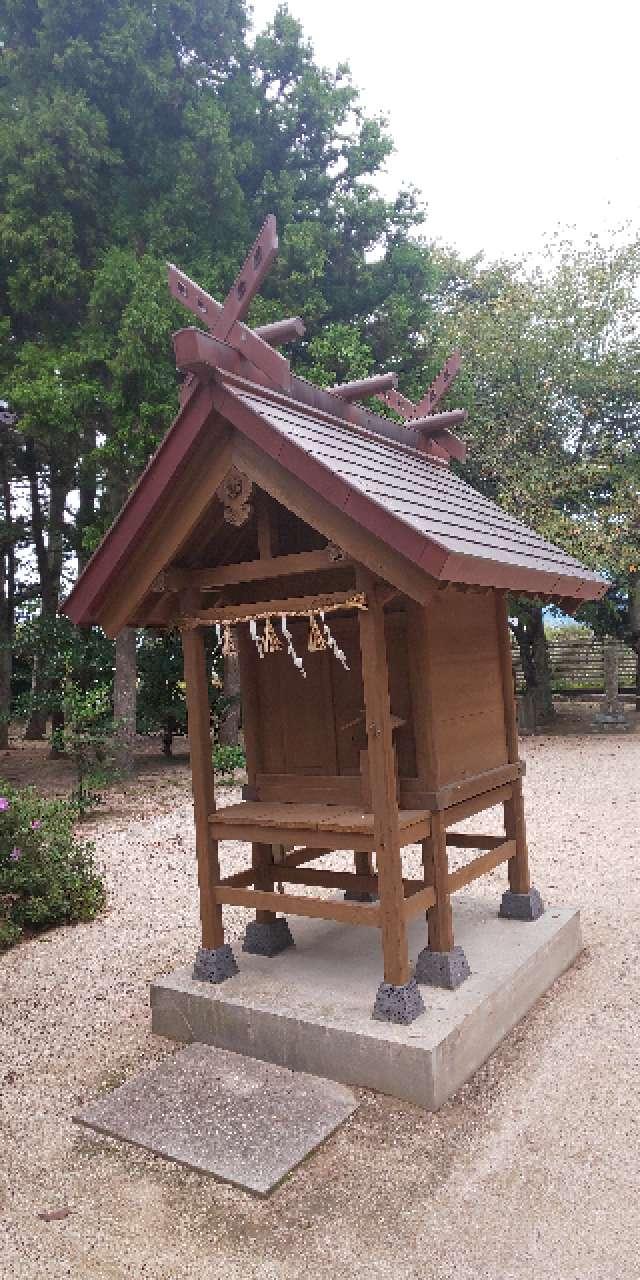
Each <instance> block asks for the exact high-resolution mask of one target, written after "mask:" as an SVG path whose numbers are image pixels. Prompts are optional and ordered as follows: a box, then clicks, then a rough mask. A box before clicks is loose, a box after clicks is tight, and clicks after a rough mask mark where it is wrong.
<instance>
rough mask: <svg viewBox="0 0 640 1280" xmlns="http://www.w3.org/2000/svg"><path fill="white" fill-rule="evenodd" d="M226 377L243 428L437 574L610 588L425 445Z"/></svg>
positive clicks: (525, 585)
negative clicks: (254, 422) (257, 425)
mask: <svg viewBox="0 0 640 1280" xmlns="http://www.w3.org/2000/svg"><path fill="white" fill-rule="evenodd" d="M223 385H224V387H225V390H226V391H227V392H228V393H229V400H228V401H227V402H225V405H224V409H223V412H224V413H225V416H227V417H228V418H229V420H230V421H231V422H233V424H234V425H235V426H237V427H238V428H239V430H241V431H244V432H246V433H247V434H253V435H254V439H255V443H256V444H258V445H259V446H261V447H262V448H264V449H265V450H266V451H267V452H269V453H270V454H271V455H272V456H274V457H276V458H277V459H278V461H279V462H280V463H281V464H282V465H283V466H285V467H286V468H287V469H288V470H291V471H292V472H293V473H294V474H299V476H300V479H304V480H305V481H306V482H307V483H310V482H311V483H312V487H313V488H314V489H317V491H318V492H322V493H323V496H325V497H327V498H328V499H329V500H330V501H333V502H334V503H335V504H336V505H340V506H341V508H342V509H343V510H345V511H346V513H347V514H349V515H351V516H353V518H354V519H356V520H357V522H358V523H359V524H364V525H365V527H368V528H369V529H370V531H371V532H372V533H373V534H375V535H377V536H379V537H381V538H382V539H383V540H384V541H387V542H389V544H390V545H392V546H394V548H395V549H396V550H398V551H400V552H401V554H403V555H407V556H408V557H409V558H410V559H412V560H413V562H414V563H415V564H418V565H420V566H421V567H423V568H424V569H425V572H427V573H429V574H430V575H432V576H434V577H436V578H439V579H441V580H446V581H453V582H466V583H469V584H470V585H481V586H497V587H506V588H509V589H512V590H514V591H517V590H521V591H539V592H540V593H541V594H542V595H566V596H572V597H574V598H576V599H593V598H597V597H599V596H601V595H602V594H603V593H604V591H605V590H606V586H607V584H606V582H605V581H604V579H603V578H601V577H600V576H599V575H598V574H595V573H592V572H591V571H590V570H588V569H586V568H585V567H584V566H583V565H582V564H580V562H579V561H578V560H576V559H575V558H574V557H573V556H570V555H569V554H568V553H567V552H566V551H563V550H561V548H559V547H556V546H554V545H553V543H550V542H548V541H547V540H546V539H545V538H542V537H541V536H540V535H539V534H537V533H535V532H534V531H533V530H532V529H529V528H528V527H527V525H525V524H522V522H521V521H519V520H516V519H515V517H513V516H511V515H509V514H508V513H507V512H505V511H503V510H502V509H501V508H500V507H499V506H498V505H497V504H496V503H495V502H492V501H491V500H490V499H489V498H485V497H484V496H483V495H482V494H480V493H479V492H478V491H477V490H476V489H473V488H472V487H471V485H469V484H467V483H466V482H465V481H464V480H462V479H460V477H459V476H457V475H455V474H454V472H452V471H450V470H449V468H448V466H446V465H443V464H442V463H440V462H438V461H437V460H434V459H432V458H429V457H428V456H426V455H425V454H424V453H421V452H419V451H418V450H417V449H414V448H411V447H408V446H406V445H402V444H398V443H396V442H395V441H391V440H388V439H384V438H382V437H381V436H379V435H377V434H374V433H373V432H371V431H368V430H366V429H365V428H363V427H359V426H357V425H355V424H352V423H345V422H344V421H341V420H339V419H334V418H332V417H331V416H330V415H328V414H325V413H322V412H319V411H317V410H312V409H309V408H307V406H303V405H300V404H299V403H297V402H295V401H292V400H291V399H289V398H288V397H285V396H281V395H277V394H275V393H271V392H265V391H263V389H262V388H260V389H256V388H253V387H250V386H249V385H247V384H244V385H243V384H242V383H241V381H240V380H238V379H233V380H230V379H225V381H224V383H223ZM231 397H232V398H233V400H235V401H236V404H239V405H243V406H244V407H245V408H246V409H249V410H250V411H251V416H252V417H253V416H254V415H255V417H256V418H257V419H258V420H259V421H260V422H261V423H263V424H265V425H267V426H268V427H269V428H270V434H271V440H269V438H268V435H267V434H265V433H264V432H260V431H258V432H257V434H256V433H255V431H254V432H253V433H252V431H251V423H250V421H249V420H248V419H247V417H246V416H245V415H242V414H237V413H236V412H234V408H233V404H232V403H231ZM215 398H216V397H215V394H214V399H215ZM221 407H222V406H221ZM309 459H312V460H313V462H314V463H316V464H317V471H316V473H315V475H314V476H313V477H311V476H310V473H309V468H308V460H309ZM305 463H307V465H305ZM323 472H324V473H325V474H324V475H323ZM336 481H338V482H342V485H340V484H339V483H338V485H337V484H336ZM394 526H395V528H394Z"/></svg>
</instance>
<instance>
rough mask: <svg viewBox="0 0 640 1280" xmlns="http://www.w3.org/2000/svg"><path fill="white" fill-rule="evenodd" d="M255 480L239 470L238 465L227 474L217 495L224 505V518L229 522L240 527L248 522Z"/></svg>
mask: <svg viewBox="0 0 640 1280" xmlns="http://www.w3.org/2000/svg"><path fill="white" fill-rule="evenodd" d="M252 489H253V482H252V481H251V480H249V478H248V476H245V475H243V474H242V472H241V471H238V469H237V467H232V468H231V470H230V471H229V472H227V475H226V476H225V478H224V480H223V481H222V484H221V485H220V488H219V489H218V490H217V495H218V497H219V499H220V501H221V503H222V505H223V507H224V518H225V522H226V523H227V524H232V525H235V527H236V528H240V526H241V525H243V524H246V523H247V520H248V519H249V516H250V515H251V503H250V501H249V499H250V497H251V491H252Z"/></svg>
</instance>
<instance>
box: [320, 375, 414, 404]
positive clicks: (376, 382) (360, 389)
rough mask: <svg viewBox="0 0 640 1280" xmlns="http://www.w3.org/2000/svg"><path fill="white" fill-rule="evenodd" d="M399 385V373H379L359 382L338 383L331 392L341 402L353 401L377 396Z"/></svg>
mask: <svg viewBox="0 0 640 1280" xmlns="http://www.w3.org/2000/svg"><path fill="white" fill-rule="evenodd" d="M397 385H398V375H397V373H378V374H376V375H375V376H374V377H373V378H360V379H359V381H357V382H337V383H336V384H335V386H334V387H332V388H331V390H332V392H333V394H334V396H338V398H339V399H340V400H349V401H351V400H362V399H363V397H364V396H377V395H379V393H380V392H381V391H391V390H392V389H395V388H396V387H397Z"/></svg>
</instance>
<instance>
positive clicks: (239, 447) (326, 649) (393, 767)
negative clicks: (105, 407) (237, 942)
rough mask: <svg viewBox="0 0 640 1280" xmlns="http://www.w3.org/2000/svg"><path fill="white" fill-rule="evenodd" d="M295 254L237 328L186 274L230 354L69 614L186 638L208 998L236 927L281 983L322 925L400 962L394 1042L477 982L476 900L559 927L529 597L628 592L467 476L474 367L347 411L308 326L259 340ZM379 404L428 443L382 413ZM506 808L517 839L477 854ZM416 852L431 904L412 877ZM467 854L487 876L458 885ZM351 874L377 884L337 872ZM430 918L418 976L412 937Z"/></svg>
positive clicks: (250, 273)
mask: <svg viewBox="0 0 640 1280" xmlns="http://www.w3.org/2000/svg"><path fill="white" fill-rule="evenodd" d="M276 249H277V236H276V231H275V221H274V219H273V218H269V219H267V222H266V223H265V225H264V227H263V229H262V231H261V233H260V236H259V237H258V239H257V241H256V243H255V245H254V246H253V248H252V249H251V252H250V254H249V256H248V258H247V260H246V262H245V264H244V266H243V268H242V271H241V272H240V275H239V276H238V278H237V280H236V282H235V284H234V286H233V288H232V289H231V291H230V293H229V295H228V297H227V299H226V301H225V302H224V304H220V303H218V302H216V301H215V299H213V298H211V297H210V296H209V295H208V294H207V293H205V292H204V291H203V290H202V289H200V288H199V286H198V285H197V284H195V283H194V282H193V281H191V280H190V279H189V278H188V277H186V276H185V275H183V274H182V273H181V272H180V271H179V270H177V268H175V267H170V269H169V284H170V288H171V291H172V293H173V294H174V296H175V297H176V298H178V299H179V300H180V301H182V302H183V303H184V305H185V306H186V307H187V308H189V309H190V310H191V311H192V312H193V313H194V314H195V315H196V317H197V318H198V320H199V321H200V322H201V323H203V324H204V326H206V331H205V329H203V328H186V329H182V330H180V331H179V332H178V333H177V334H176V335H175V338H174V345H175V352H176V361H177V366H178V368H179V369H180V370H181V371H182V372H183V373H184V374H185V380H184V382H183V384H182V395H181V399H182V403H181V408H180V411H179V413H178V416H177V417H176V419H175V421H174V423H173V424H172V426H171V427H170V429H169V431H168V432H167V435H166V437H165V439H164V440H163V441H162V444H161V445H160V447H159V448H158V450H157V452H156V454H155V455H154V457H153V458H152V460H151V462H150V463H149V465H148V467H147V469H146V470H145V472H144V473H143V475H142V476H141V478H140V480H139V482H138V484H137V486H136V488H135V489H134V491H133V492H132V494H131V496H130V498H129V500H128V501H127V503H126V505H125V506H124V507H123V509H122V511H121V513H120V515H119V516H118V518H117V519H116V521H115V523H114V524H113V526H112V527H111V529H110V530H109V532H108V533H107V535H106V536H105V538H104V540H103V542H102V543H101V545H100V546H99V548H98V550H97V551H96V553H95V555H94V556H93V558H92V560H91V561H90V563H89V564H88V566H87V567H86V568H85V570H84V572H83V573H82V575H81V576H80V578H79V580H78V582H77V584H76V586H75V587H74V589H73V591H72V592H71V595H70V596H69V598H68V600H67V601H66V603H65V606H64V608H65V611H66V613H67V614H68V616H69V617H70V618H71V619H72V620H73V621H74V622H75V623H77V624H78V625H88V624H91V623H97V624H99V625H100V626H102V627H103V628H104V630H105V631H106V632H107V634H108V635H110V636H115V635H117V634H118V632H119V631H120V630H121V629H122V628H123V627H125V626H135V627H152V628H176V627H179V628H180V629H181V632H182V642H183V650H184V665H185V680H186V690H187V703H188V717H189V741H190V748H191V766H192V775H193V796H194V810H195V826H196V847H197V860H198V878H199V890H200V916H201V923H202V938H201V946H200V948H199V950H198V954H197V958H196V962H195V968H194V977H197V978H200V979H202V980H203V981H208V982H222V981H224V980H225V979H227V978H229V977H231V976H232V975H233V974H234V973H235V972H236V971H237V964H236V959H235V957H234V954H233V951H232V950H231V947H230V946H229V945H228V943H225V938H224V926H223V914H222V909H223V906H224V905H225V904H229V903H230V904H235V905H240V906H243V907H247V908H249V909H250V910H251V911H252V912H253V918H252V919H251V920H250V921H249V923H248V925H247V929H246V934H245V938H244V943H243V948H244V950H247V951H257V952H259V953H260V954H264V955H269V956H274V957H276V956H277V955H278V953H279V952H281V951H282V950H283V948H285V947H287V946H289V945H291V944H292V942H293V936H292V933H291V930H290V927H289V922H288V918H290V917H294V916H296V915H306V916H313V917H319V918H321V919H327V920H335V921H341V922H344V923H346V924H349V925H353V926H370V927H374V928H378V929H379V930H380V935H381V943H382V960H383V974H380V975H379V976H380V977H382V978H383V980H382V981H381V982H380V985H379V987H378V990H377V993H375V991H374V990H373V989H372V999H373V997H374V996H375V999H374V1001H373V1012H374V1017H377V1018H382V1019H388V1020H390V1021H397V1022H410V1021H412V1020H413V1019H414V1018H415V1017H417V1016H419V1015H420V1014H421V1013H422V1011H423V1009H424V1003H423V998H422V994H421V990H420V987H421V986H422V985H423V984H427V985H428V984H436V985H440V986H445V987H449V988H453V987H455V986H457V985H458V984H459V983H460V982H462V981H463V980H464V979H465V977H466V976H467V975H468V973H469V967H468V964H467V961H466V957H465V955H464V953H463V951H462V949H461V948H460V947H459V946H456V941H455V937H454V929H453V916H452V908H451V898H452V895H453V894H454V893H455V892H456V890H458V889H460V888H462V887H463V886H464V885H466V884H469V883H470V882H471V881H472V880H474V879H476V878H477V877H478V876H482V875H484V874H486V873H488V872H489V871H492V870H493V869H494V868H496V867H497V866H499V865H500V864H502V863H504V864H506V870H507V874H508V888H507V889H506V892H505V893H504V894H503V897H502V902H501V905H500V908H499V909H500V913H501V914H502V915H503V916H507V917H512V918H513V919H515V920H519V921H530V920H534V919H535V918H536V917H537V916H538V915H539V914H540V913H541V912H542V910H543V906H542V902H541V899H540V896H539V894H538V893H537V891H536V890H535V888H533V887H532V884H531V879H530V872H529V864H528V858H527V843H526V832H525V818H524V809H523V791H522V774H523V767H522V764H521V763H520V761H519V759H518V732H517V722H516V706H515V698H514V684H513V673H512V664H511V645H510V634H509V625H508V614H507V592H510V591H512V592H517V593H529V594H531V595H532V596H535V597H539V598H542V599H543V600H547V601H552V602H555V603H558V604H561V605H564V607H565V608H567V607H570V605H571V604H575V602H580V601H583V600H591V599H596V598H597V597H599V596H601V595H602V594H603V593H604V591H605V590H606V583H605V582H604V581H603V579H601V578H599V577H598V576H597V575H595V574H593V573H591V572H589V571H588V570H587V569H585V568H584V567H583V566H582V565H581V564H579V563H578V562H577V561H576V560H574V559H573V558H572V557H571V556H569V555H567V554H566V552H564V551H562V550H560V549H559V548H557V547H555V546H552V545H551V544H550V543H549V542H547V541H545V539H544V538H541V537H539V536H538V535H537V534H536V533H534V532H532V531H531V530H530V529H528V528H527V527H525V526H524V525H523V524H521V523H520V522H519V521H518V520H516V519H515V518H514V517H513V516H511V515H509V514H507V513H505V512H504V511H502V510H500V508H499V507H498V506H496V505H495V503H493V502H491V501H489V500H488V499H487V498H485V497H483V496H482V495H481V494H480V493H478V492H476V491H475V490H474V489H473V488H471V487H470V486H469V485H468V484H466V483H465V482H464V480H462V479H460V477H459V476H458V475H457V474H455V473H454V472H453V471H452V470H451V469H450V467H449V465H448V464H449V460H450V458H452V457H453V458H454V459H456V460H457V461H463V460H464V445H463V443H462V441H461V440H460V438H459V437H458V436H457V435H456V434H455V432H454V428H455V427H456V426H457V425H459V424H460V423H461V422H462V421H463V420H464V417H465V415H464V413H463V412H462V411H460V410H453V411H448V412H444V413H443V412H437V411H436V409H437V405H438V402H439V400H440V399H441V398H442V396H443V395H444V393H445V392H446V391H447V390H448V389H449V387H450V385H451V382H452V381H453V378H454V376H455V373H456V370H457V367H458V357H457V356H454V357H452V358H451V360H450V361H449V362H447V365H445V367H444V369H443V371H442V373H441V374H440V375H439V377H438V378H437V379H436V381H435V382H434V383H433V384H432V386H431V387H430V388H429V389H428V391H427V392H426V394H425V396H424V397H423V399H422V400H421V402H420V403H419V404H413V403H412V402H411V401H409V400H407V399H406V398H405V397H404V396H402V395H401V394H400V392H399V391H398V389H397V385H396V379H395V376H394V375H391V374H382V375H380V376H379V377H377V378H372V379H365V380H363V381H362V382H359V383H350V384H343V385H341V386H337V387H333V388H332V389H330V390H327V389H321V388H319V387H316V386H313V385H312V384H310V383H309V382H307V381H305V380H304V379H301V378H298V377H296V376H294V375H293V374H292V372H291V369H290V366H289V363H288V361H287V360H286V359H285V358H284V356H283V355H282V354H281V353H280V352H279V351H278V350H277V346H278V345H279V344H281V343H284V342H286V341H290V340H291V339H292V338H295V337H297V336H299V335H301V334H302V333H303V332H304V326H303V325H302V322H301V321H300V320H298V319H297V318H294V319H292V320H283V321H281V322H278V323H276V324H272V325H267V326H263V327H262V328H259V329H250V328H249V327H247V326H246V325H245V324H244V322H243V321H244V317H245V316H246V313H247V309H248V307H249V304H250V301H251V298H252V297H253V296H254V294H255V292H256V290H257V289H258V288H259V286H260V283H261V281H262V279H263V278H264V275H265V273H266V271H267V270H268V268H269V266H270V264H271V262H272V260H273V257H274V255H275V252H276ZM371 395H377V396H379V397H380V398H382V399H384V400H385V401H386V402H387V404H388V405H390V406H391V407H392V408H393V409H394V410H395V411H396V413H397V415H398V417H400V418H402V419H403V421H392V420H391V419H390V418H387V417H383V416H381V415H378V414H376V413H374V412H372V411H371V410H370V409H368V408H365V407H364V406H362V405H361V404H359V403H358V401H359V400H360V399H362V398H363V397H370V396H371ZM207 627H215V628H217V631H218V636H219V638H220V640H221V642H222V644H223V646H229V645H230V644H232V643H234V644H237V649H238V655H239V663H240V677H241V698H242V724H243V731H244V741H245V749H246V757H247V775H248V785H247V786H246V787H245V789H244V793H243V800H242V802H241V803H239V804H233V805H231V806H227V807H225V808H217V807H216V799H215V792H214V774H213V767H212V752H211V733H210V715H209V696H208V692H209V691H208V677H207V665H206V656H205V646H204V628H207ZM494 806H500V807H501V809H502V812H503V815H504V829H503V830H501V831H497V832H496V834H495V835H486V834H474V833H466V832H465V833H464V834H462V833H460V832H455V831H452V830H451V828H453V827H454V826H455V825H456V824H458V823H460V822H461V820H463V819H466V818H468V817H470V816H471V815H474V814H477V813H480V812H481V811H483V810H486V809H492V808H494ZM221 840H239V841H247V842H249V843H250V844H251V848H252V858H251V865H249V866H247V867H246V869H244V870H242V871H240V872H237V873H236V874H234V875H228V876H222V875H221V872H220V865H219V857H218V842H219V841H221ZM415 844H418V845H420V846H421V849H422V866H423V873H422V875H421V876H420V877H419V878H415V877H414V878H411V877H409V876H408V875H407V874H406V872H405V871H404V870H403V849H405V848H406V847H407V846H409V845H415ZM451 848H453V849H460V848H462V849H465V850H466V849H469V850H474V849H475V850H476V851H477V855H476V856H475V857H474V858H473V859H472V860H471V861H469V862H467V863H466V864H465V865H464V866H462V867H461V868H459V869H457V870H454V871H452V870H451V869H450V868H449V864H448V851H449V850H450V849H451ZM335 850H347V851H349V852H350V853H351V854H352V856H353V864H352V866H353V869H351V870H349V869H344V870H342V871H336V870H333V869H330V868H329V867H327V866H326V864H325V865H324V866H323V865H322V860H323V857H324V856H325V855H326V854H327V853H330V852H332V851H335ZM282 884H284V885H286V886H287V888H286V892H284V893H281V892H278V891H277V888H276V886H277V885H282ZM298 886H313V887H314V888H320V889H326V890H329V891H331V890H333V891H334V892H333V894H331V893H330V894H329V895H328V896H327V895H325V896H318V895H316V894H314V895H310V894H305V893H300V892H299V890H298V891H296V890H297V887H298ZM336 890H339V891H342V893H339V894H336V892H335V891H336ZM497 909H498V908H497V907H496V910H497ZM423 913H424V914H425V915H426V927H425V939H424V943H425V945H424V949H423V950H422V951H421V952H420V954H419V956H418V959H417V963H416V964H415V967H414V968H413V970H412V968H411V967H410V961H409V952H408V944H407V923H408V921H409V920H410V919H411V918H412V917H414V916H416V915H418V914H423ZM514 927H518V926H515V925H514ZM275 963H277V959H274V964H275ZM376 983H377V978H375V980H374V984H373V985H374V986H375V984H376Z"/></svg>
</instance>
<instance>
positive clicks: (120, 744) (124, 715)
mask: <svg viewBox="0 0 640 1280" xmlns="http://www.w3.org/2000/svg"><path fill="white" fill-rule="evenodd" d="M113 711H114V716H115V720H116V732H115V740H116V764H117V767H118V770H119V772H120V773H121V774H122V775H123V776H124V777H130V776H131V774H132V773H133V764H134V748H135V736H136V633H135V629H134V628H133V627H125V628H124V629H123V630H122V631H121V632H120V635H119V636H118V638H117V640H116V670H115V679H114V685H113Z"/></svg>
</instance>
